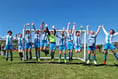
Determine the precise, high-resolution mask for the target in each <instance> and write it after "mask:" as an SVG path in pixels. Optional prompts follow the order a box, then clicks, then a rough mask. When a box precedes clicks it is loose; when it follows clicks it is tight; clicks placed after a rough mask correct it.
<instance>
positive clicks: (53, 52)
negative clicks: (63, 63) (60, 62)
mask: <svg viewBox="0 0 118 79" xmlns="http://www.w3.org/2000/svg"><path fill="white" fill-rule="evenodd" d="M54 54H55V50H53V51H52V56H53V59H54Z"/></svg>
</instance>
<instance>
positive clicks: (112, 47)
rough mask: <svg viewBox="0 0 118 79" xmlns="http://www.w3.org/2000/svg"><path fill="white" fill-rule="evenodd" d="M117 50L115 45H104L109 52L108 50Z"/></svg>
mask: <svg viewBox="0 0 118 79" xmlns="http://www.w3.org/2000/svg"><path fill="white" fill-rule="evenodd" d="M109 48H110V49H111V50H112V49H115V47H114V45H113V44H109V43H106V44H104V50H108V49H109Z"/></svg>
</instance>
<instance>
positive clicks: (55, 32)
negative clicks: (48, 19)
mask: <svg viewBox="0 0 118 79" xmlns="http://www.w3.org/2000/svg"><path fill="white" fill-rule="evenodd" d="M52 29H53V30H54V36H55V35H56V29H55V27H54V25H53V26H52Z"/></svg>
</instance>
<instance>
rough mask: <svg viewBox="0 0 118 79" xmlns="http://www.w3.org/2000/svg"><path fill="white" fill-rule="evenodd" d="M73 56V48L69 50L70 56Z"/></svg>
mask: <svg viewBox="0 0 118 79" xmlns="http://www.w3.org/2000/svg"><path fill="white" fill-rule="evenodd" d="M72 57H73V50H70V58H71V59H72Z"/></svg>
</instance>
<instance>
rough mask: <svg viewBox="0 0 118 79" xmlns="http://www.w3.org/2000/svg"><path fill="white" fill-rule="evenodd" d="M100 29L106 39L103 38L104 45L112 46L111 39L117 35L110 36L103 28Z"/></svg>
mask: <svg viewBox="0 0 118 79" xmlns="http://www.w3.org/2000/svg"><path fill="white" fill-rule="evenodd" d="M102 28H103V31H104V33H105V35H106V37H105V43H109V44H112V40H113V38H114V37H115V36H116V35H118V33H115V34H113V35H110V34H109V33H107V32H106V30H105V29H104V27H102Z"/></svg>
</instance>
